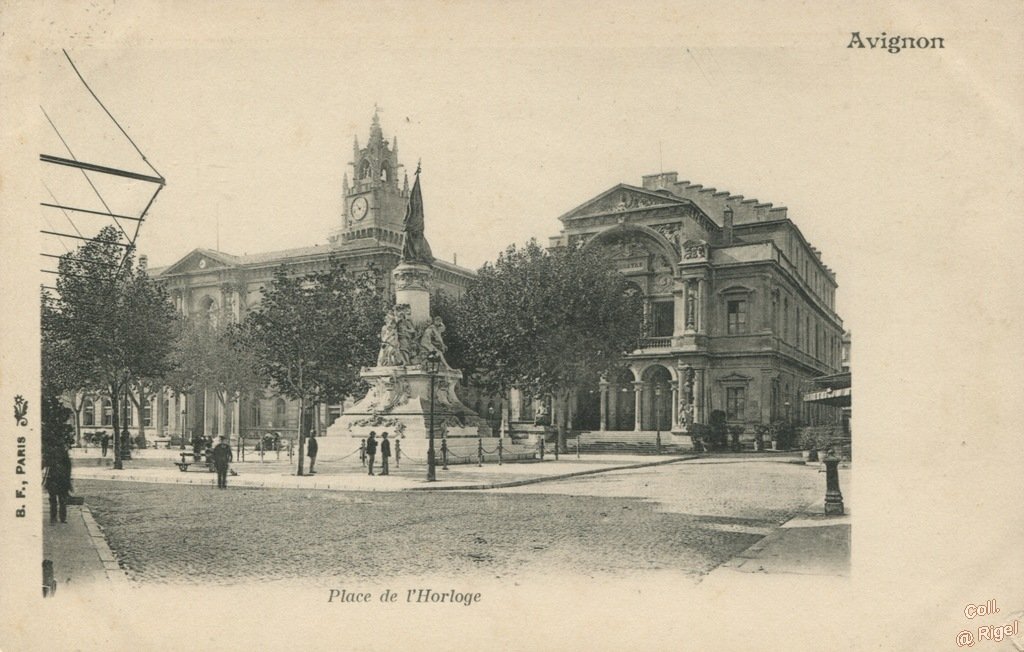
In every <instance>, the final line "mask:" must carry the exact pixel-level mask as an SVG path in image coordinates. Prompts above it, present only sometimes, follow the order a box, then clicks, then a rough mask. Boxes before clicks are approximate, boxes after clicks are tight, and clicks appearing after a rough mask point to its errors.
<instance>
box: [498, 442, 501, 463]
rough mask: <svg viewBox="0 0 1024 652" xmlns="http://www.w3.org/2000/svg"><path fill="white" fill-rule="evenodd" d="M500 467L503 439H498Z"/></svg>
mask: <svg viewBox="0 0 1024 652" xmlns="http://www.w3.org/2000/svg"><path fill="white" fill-rule="evenodd" d="M498 466H501V439H500V438H499V439H498Z"/></svg>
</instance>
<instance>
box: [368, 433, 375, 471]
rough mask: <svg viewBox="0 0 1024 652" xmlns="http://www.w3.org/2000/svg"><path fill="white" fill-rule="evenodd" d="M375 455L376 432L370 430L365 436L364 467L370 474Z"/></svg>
mask: <svg viewBox="0 0 1024 652" xmlns="http://www.w3.org/2000/svg"><path fill="white" fill-rule="evenodd" d="M376 456H377V433H376V432H374V431H373V430H371V431H370V436H369V437H367V438H366V468H367V470H368V471H369V474H370V475H373V458H374V457H376Z"/></svg>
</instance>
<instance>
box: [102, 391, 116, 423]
mask: <svg viewBox="0 0 1024 652" xmlns="http://www.w3.org/2000/svg"><path fill="white" fill-rule="evenodd" d="M101 423H102V425H104V426H112V425H114V408H113V407H111V405H110V399H109V398H105V399H103V420H102V422H101Z"/></svg>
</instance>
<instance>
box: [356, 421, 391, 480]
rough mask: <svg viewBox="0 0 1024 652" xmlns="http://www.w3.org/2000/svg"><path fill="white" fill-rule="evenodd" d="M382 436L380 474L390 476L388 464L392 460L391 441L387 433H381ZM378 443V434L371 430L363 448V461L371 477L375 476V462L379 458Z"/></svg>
mask: <svg viewBox="0 0 1024 652" xmlns="http://www.w3.org/2000/svg"><path fill="white" fill-rule="evenodd" d="M380 436H381V440H380V474H381V475H390V471H389V470H388V462H389V461H390V459H391V440H389V439H388V433H386V432H383V433H381V435H380ZM377 443H378V442H377V433H376V432H375V431H373V430H371V431H370V434H369V436H367V438H366V441H365V442H363V446H362V453H363V461H364V462H365V463H366V470H367V473H369V474H370V475H373V462H374V459H375V458H376V457H377Z"/></svg>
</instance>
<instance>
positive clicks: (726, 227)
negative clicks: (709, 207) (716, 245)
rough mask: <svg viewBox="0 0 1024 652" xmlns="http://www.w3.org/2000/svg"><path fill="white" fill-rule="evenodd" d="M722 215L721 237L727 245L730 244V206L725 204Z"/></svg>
mask: <svg viewBox="0 0 1024 652" xmlns="http://www.w3.org/2000/svg"><path fill="white" fill-rule="evenodd" d="M722 215H723V217H722V239H723V241H724V243H725V246H727V247H728V246H730V245H732V206H726V207H725V212H724V213H723V214H722Z"/></svg>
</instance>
